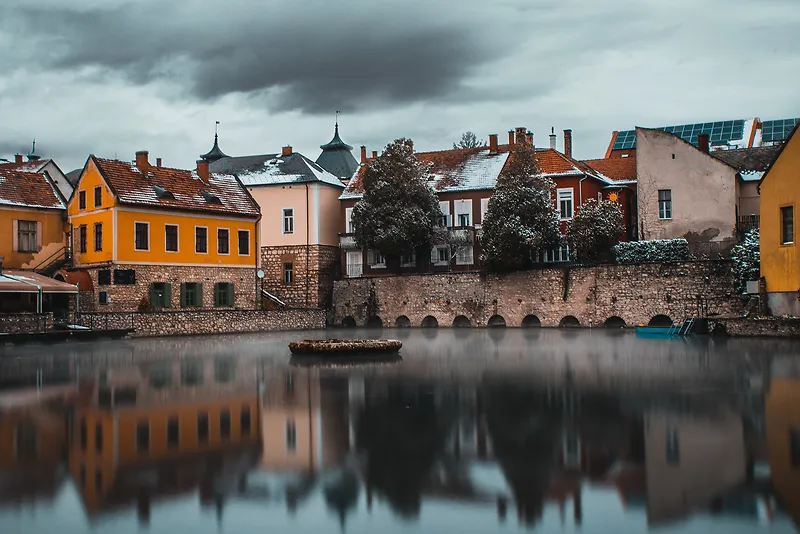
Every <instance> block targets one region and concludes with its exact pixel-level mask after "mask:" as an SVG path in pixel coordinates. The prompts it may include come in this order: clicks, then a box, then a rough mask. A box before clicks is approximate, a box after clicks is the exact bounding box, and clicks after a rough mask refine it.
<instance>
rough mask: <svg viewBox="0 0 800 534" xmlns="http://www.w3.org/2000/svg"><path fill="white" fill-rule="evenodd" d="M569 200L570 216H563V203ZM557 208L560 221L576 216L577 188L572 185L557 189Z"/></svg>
mask: <svg viewBox="0 0 800 534" xmlns="http://www.w3.org/2000/svg"><path fill="white" fill-rule="evenodd" d="M566 201H569V216H567V217H564V216H562V210H561V203H562V202H566ZM556 209H557V210H558V220H559V221H569V220H572V218H573V217H574V216H575V190H574V189H573V188H571V187H562V188H559V189H556Z"/></svg>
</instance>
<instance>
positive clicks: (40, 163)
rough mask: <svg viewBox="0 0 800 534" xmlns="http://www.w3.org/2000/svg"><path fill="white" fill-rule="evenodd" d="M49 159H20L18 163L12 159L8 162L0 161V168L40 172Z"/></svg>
mask: <svg viewBox="0 0 800 534" xmlns="http://www.w3.org/2000/svg"><path fill="white" fill-rule="evenodd" d="M50 161H51V160H49V159H39V160H35V161H33V160H32V161H21V162H19V163H17V162H16V161H12V162H9V163H0V169H13V170H17V171H22V172H41V170H42V169H44V168H45V166H46V165H47V164H48V163H50Z"/></svg>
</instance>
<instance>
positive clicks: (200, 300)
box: [195, 282, 203, 308]
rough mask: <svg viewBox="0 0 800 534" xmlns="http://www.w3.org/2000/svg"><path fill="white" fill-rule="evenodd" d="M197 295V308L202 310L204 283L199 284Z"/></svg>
mask: <svg viewBox="0 0 800 534" xmlns="http://www.w3.org/2000/svg"><path fill="white" fill-rule="evenodd" d="M195 287H197V295H195V302H197V306H198V307H200V308H202V307H203V282H200V283H198V284H197V286H195Z"/></svg>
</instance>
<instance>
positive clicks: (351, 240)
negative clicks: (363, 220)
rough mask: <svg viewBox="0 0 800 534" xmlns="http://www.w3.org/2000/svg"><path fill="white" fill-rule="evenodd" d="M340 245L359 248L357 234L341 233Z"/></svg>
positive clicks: (341, 246)
mask: <svg viewBox="0 0 800 534" xmlns="http://www.w3.org/2000/svg"><path fill="white" fill-rule="evenodd" d="M339 247H340V248H350V249H355V248H358V244H356V236H355V234H339Z"/></svg>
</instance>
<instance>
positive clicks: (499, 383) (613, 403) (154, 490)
mask: <svg viewBox="0 0 800 534" xmlns="http://www.w3.org/2000/svg"><path fill="white" fill-rule="evenodd" d="M381 334H383V335H384V336H390V337H398V338H400V339H402V340H403V343H404V347H403V349H402V351H401V355H402V360H399V361H393V362H385V363H374V362H362V363H358V364H348V365H343V364H342V365H336V366H334V365H327V366H318V365H317V366H313V365H311V366H309V365H305V364H304V362H302V361H293V360H290V357H289V352H288V349H287V348H286V343H287V342H288V341H292V340H295V339H302V338H308V337H325V336H326V335H327V336H338V337H367V336H369V337H376V336H381ZM799 524H800V342H797V341H786V340H712V339H708V338H700V337H698V338H695V339H692V338H688V339H675V340H653V339H641V338H637V337H636V335H635V334H633V333H631V332H618V333H616V332H607V331H601V330H594V331H586V330H581V331H569V330H554V329H553V330H551V329H536V330H516V329H496V330H449V329H441V330H390V331H384V332H383V333H381V332H376V331H355V330H350V331H336V332H331V331H328V332H312V333H308V332H304V333H297V332H295V333H275V334H257V335H236V336H213V337H184V338H161V339H140V340H122V341H108V342H97V343H66V344H61V345H28V346H22V347H11V346H5V347H3V346H0V532H2V533H3V534H5V533H9V534H12V533H13V534H16V533H26V534H27V533H50V532H53V533H58V534H73V533H83V532H93V533H96V534H106V533H114V534H125V533H134V532H137V533H138V532H150V533H170V534H172V533H177V532H191V533H193V534H201V533H219V532H229V533H249V532H285V533H293V532H297V533H299V532H303V533H315V532H334V533H335V532H348V533H373V532H381V533H382V534H390V533H401V532H420V533H441V532H475V533H486V532H522V531H529V530H532V529H533V530H536V531H537V532H581V533H584V534H590V533H609V532H615V533H617V532H632V533H636V532H648V531H654V532H660V533H677V532H688V533H698V534H699V533H706V532H724V533H746V532H748V533H749V532H796V531H797V528H798V527H797V525H799Z"/></svg>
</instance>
